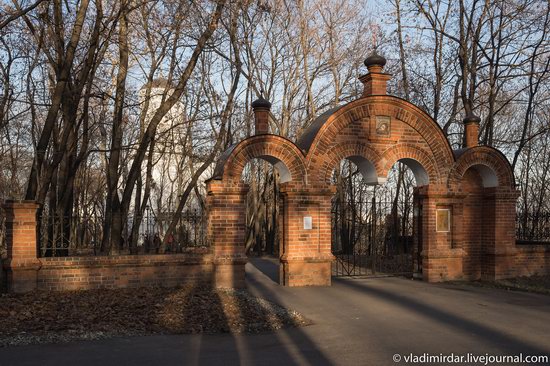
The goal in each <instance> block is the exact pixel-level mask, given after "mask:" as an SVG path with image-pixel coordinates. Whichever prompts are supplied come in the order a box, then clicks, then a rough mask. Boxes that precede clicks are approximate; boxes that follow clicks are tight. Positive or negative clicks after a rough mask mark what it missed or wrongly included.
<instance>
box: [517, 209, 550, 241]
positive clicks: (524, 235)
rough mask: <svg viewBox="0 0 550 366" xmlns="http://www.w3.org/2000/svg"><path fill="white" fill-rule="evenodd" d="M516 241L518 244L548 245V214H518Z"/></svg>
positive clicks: (549, 234) (549, 238)
mask: <svg viewBox="0 0 550 366" xmlns="http://www.w3.org/2000/svg"><path fill="white" fill-rule="evenodd" d="M516 240H517V243H518V244H528V243H531V244H533V243H541V244H550V212H518V213H517V217H516Z"/></svg>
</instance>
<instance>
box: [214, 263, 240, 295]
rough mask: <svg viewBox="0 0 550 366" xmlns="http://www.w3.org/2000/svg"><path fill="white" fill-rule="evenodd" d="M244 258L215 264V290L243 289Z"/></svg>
mask: <svg viewBox="0 0 550 366" xmlns="http://www.w3.org/2000/svg"><path fill="white" fill-rule="evenodd" d="M246 262H247V260H246V258H245V259H242V258H239V259H236V260H223V261H218V262H217V263H216V264H215V269H214V286H215V287H216V288H244V287H246V283H245V268H244V266H245V265H246Z"/></svg>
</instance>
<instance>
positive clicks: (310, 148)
mask: <svg viewBox="0 0 550 366" xmlns="http://www.w3.org/2000/svg"><path fill="white" fill-rule="evenodd" d="M380 117H383V118H386V119H388V120H389V123H390V130H389V133H388V134H387V135H379V134H378V133H377V132H376V123H377V118H380ZM297 145H298V146H299V147H300V148H302V149H303V150H305V151H306V152H307V156H306V165H307V171H308V174H309V177H310V179H311V180H312V181H317V182H323V181H327V177H329V178H330V172H331V171H332V169H333V168H334V166H335V164H336V163H338V162H339V161H340V160H342V159H343V158H347V157H349V156H355V155H357V156H363V157H365V158H366V159H367V160H369V162H370V163H372V165H373V166H374V167H376V171H377V174H378V175H379V178H380V179H379V180H380V181H383V180H384V179H385V177H386V174H387V171H388V170H389V168H390V167H391V166H392V165H393V164H394V163H395V162H396V161H398V160H401V159H412V160H414V161H416V162H418V163H419V164H420V165H422V167H423V169H424V170H425V171H426V172H427V173H428V176H429V178H430V183H431V184H434V183H435V184H446V183H447V181H446V180H447V177H448V174H449V169H450V167H451V166H453V164H454V155H453V151H452V149H451V147H450V144H449V142H448V140H447V139H446V137H445V135H444V134H443V131H442V130H441V128H440V127H439V125H438V124H437V123H436V122H435V121H434V120H433V119H432V118H431V117H429V116H428V115H427V114H426V113H425V112H423V111H422V110H420V109H419V108H418V107H416V106H414V105H413V104H411V103H409V102H407V101H404V100H402V99H400V98H397V97H394V96H389V95H375V96H366V97H363V98H361V99H359V100H356V101H353V102H351V103H349V104H347V105H345V106H343V107H340V108H335V109H333V110H330V111H328V112H327V113H325V114H323V115H321V116H320V117H319V118H318V119H317V120H316V121H314V122H313V123H312V124H311V125H310V127H309V128H308V129H307V130H306V131H304V133H303V134H302V136H301V137H300V138H299V139H298V141H297ZM388 164H390V165H389V167H388Z"/></svg>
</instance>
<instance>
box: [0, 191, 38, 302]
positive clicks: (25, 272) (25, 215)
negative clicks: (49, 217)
mask: <svg viewBox="0 0 550 366" xmlns="http://www.w3.org/2000/svg"><path fill="white" fill-rule="evenodd" d="M38 207H39V206H38V204H37V203H35V202H34V201H6V202H5V203H4V211H5V213H6V244H7V252H8V258H7V261H6V262H5V263H4V268H5V269H6V271H7V275H8V292H17V293H20V292H28V291H32V290H34V289H35V288H36V280H37V273H38V270H39V269H40V266H41V263H40V261H39V260H38V247H37V243H36V210H37V209H38Z"/></svg>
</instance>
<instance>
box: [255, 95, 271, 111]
mask: <svg viewBox="0 0 550 366" xmlns="http://www.w3.org/2000/svg"><path fill="white" fill-rule="evenodd" d="M256 108H266V109H270V108H271V103H270V102H269V101H268V100H266V99H264V97H262V96H260V97H259V98H258V99H256V100H255V101H253V102H252V109H256Z"/></svg>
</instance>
